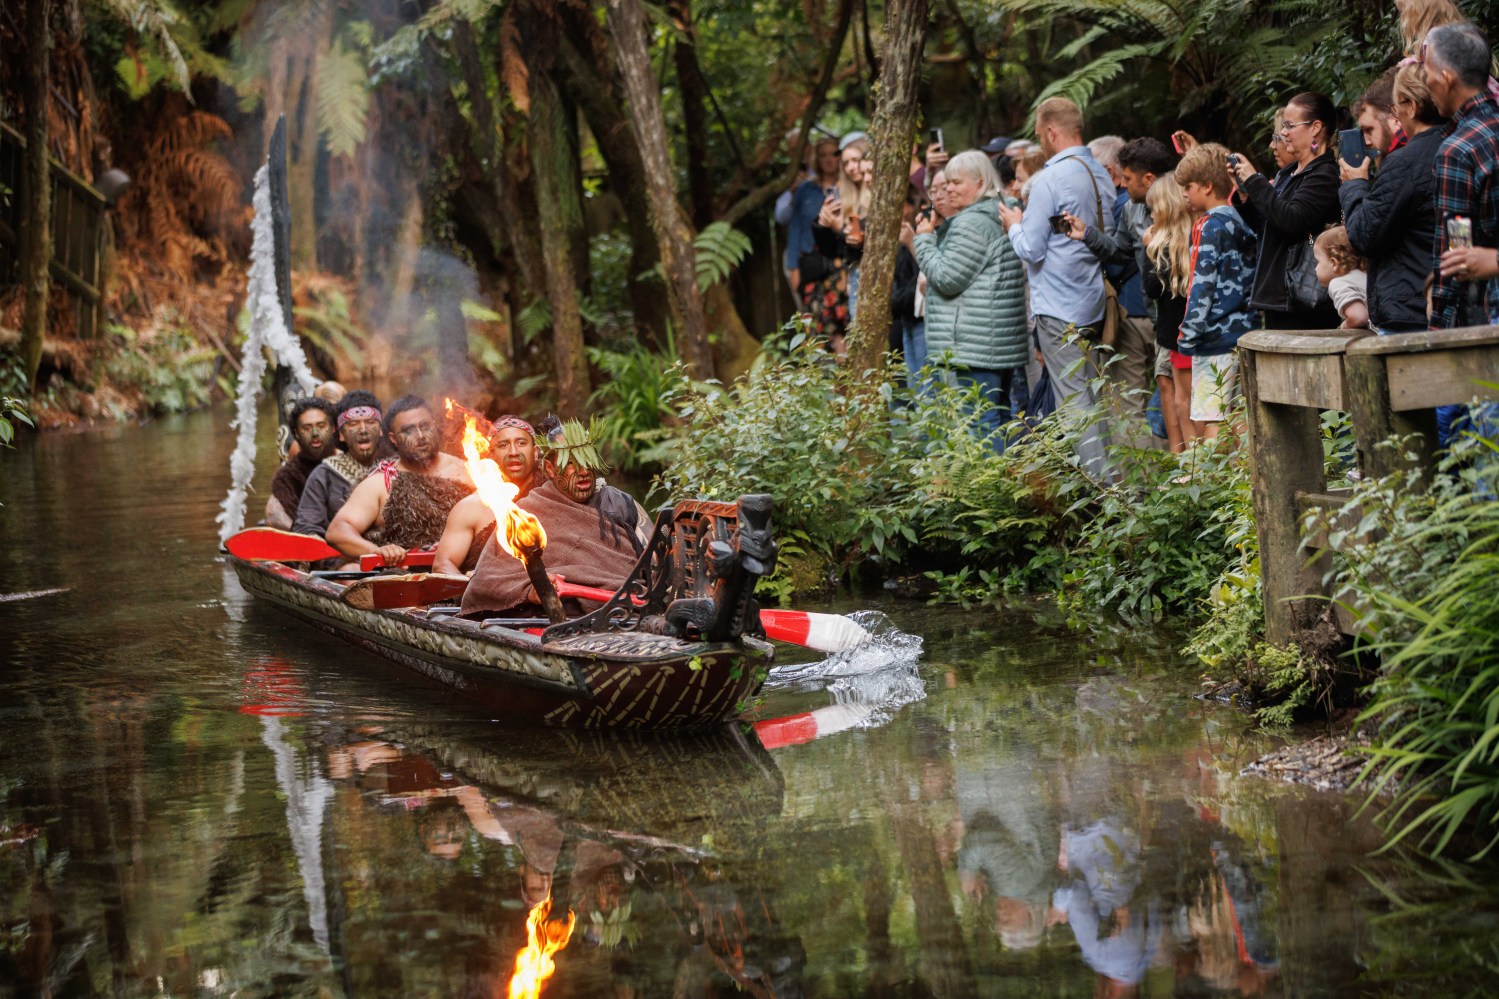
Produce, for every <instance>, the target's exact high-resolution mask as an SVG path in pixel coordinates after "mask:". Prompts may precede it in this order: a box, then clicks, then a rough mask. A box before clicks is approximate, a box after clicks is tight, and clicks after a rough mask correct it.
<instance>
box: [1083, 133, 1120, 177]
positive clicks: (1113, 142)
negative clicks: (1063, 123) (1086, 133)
mask: <svg viewBox="0 0 1499 999" xmlns="http://www.w3.org/2000/svg"><path fill="white" fill-rule="evenodd" d="M1123 148H1124V139H1123V138H1122V137H1121V136H1118V135H1100V136H1099V137H1098V138H1096V139H1094V140H1093V141H1092V142H1090V143H1088V152H1090V153H1092V154H1093V158H1094V159H1095V160H1097V161H1098V165H1099V166H1101V167H1103V168H1104V169H1105V170H1107V169H1108V168H1109V167H1113V166H1118V165H1119V150H1121V149H1123Z"/></svg>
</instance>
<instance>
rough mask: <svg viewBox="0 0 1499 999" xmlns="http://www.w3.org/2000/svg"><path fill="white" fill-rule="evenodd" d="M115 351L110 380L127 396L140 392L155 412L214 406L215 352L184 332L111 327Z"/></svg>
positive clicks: (107, 371) (108, 363) (107, 372)
mask: <svg viewBox="0 0 1499 999" xmlns="http://www.w3.org/2000/svg"><path fill="white" fill-rule="evenodd" d="M109 338H110V341H111V344H110V346H111V348H112V349H111V350H110V351H109V353H108V356H107V357H106V358H105V360H104V362H103V369H104V376H105V378H107V379H108V381H110V382H111V383H113V384H114V386H115V387H116V388H118V389H121V390H123V391H127V392H128V391H131V390H134V391H137V392H139V393H140V395H141V398H142V399H143V400H144V402H145V404H146V406H147V408H148V409H150V411H151V412H153V413H185V412H187V411H189V410H193V409H198V408H200V407H202V406H205V405H207V404H208V398H209V394H210V393H211V392H212V390H213V362H214V358H215V356H216V354H215V352H214V350H213V348H211V347H203V346H201V345H199V344H198V342H197V341H196V340H194V339H193V337H192V335H191V334H189V333H188V332H187V331H186V330H184V329H180V328H169V329H160V330H156V331H154V332H150V333H137V332H136V331H135V330H133V329H130V328H129V327H128V326H111V327H109Z"/></svg>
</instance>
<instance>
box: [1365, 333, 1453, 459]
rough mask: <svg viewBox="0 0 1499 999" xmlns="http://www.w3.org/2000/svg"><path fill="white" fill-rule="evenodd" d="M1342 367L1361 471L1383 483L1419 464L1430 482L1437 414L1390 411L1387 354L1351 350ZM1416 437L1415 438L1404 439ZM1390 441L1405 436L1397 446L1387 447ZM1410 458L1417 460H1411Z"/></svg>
mask: <svg viewBox="0 0 1499 999" xmlns="http://www.w3.org/2000/svg"><path fill="white" fill-rule="evenodd" d="M1343 363H1344V373H1345V375H1346V377H1347V379H1348V413H1349V416H1350V417H1351V418H1352V422H1353V437H1354V440H1355V441H1357V443H1358V467H1359V470H1360V471H1361V472H1363V474H1364V475H1365V476H1367V477H1369V478H1375V479H1380V478H1384V477H1385V476H1386V475H1390V474H1392V473H1394V472H1398V471H1403V470H1404V469H1406V468H1408V467H1410V466H1411V465H1412V463H1414V465H1415V466H1416V467H1417V468H1420V469H1421V470H1422V471H1423V473H1424V474H1423V479H1429V478H1430V474H1431V467H1432V455H1433V454H1434V453H1435V452H1436V448H1437V425H1436V414H1435V412H1434V411H1433V410H1430V409H1420V410H1412V411H1410V412H1405V413H1398V412H1396V411H1395V410H1393V409H1391V408H1390V377H1389V371H1388V369H1387V367H1386V365H1385V355H1383V354H1369V353H1357V352H1350V353H1349V354H1348V355H1347V357H1346V358H1345V359H1344V362H1343ZM1412 435H1414V437H1415V440H1404V438H1407V437H1410V436H1412ZM1391 437H1399V438H1402V441H1401V443H1400V445H1399V446H1398V447H1395V446H1390V445H1385V444H1384V442H1385V441H1387V440H1389V439H1390V438H1391ZM1408 454H1409V455H1412V456H1413V461H1412V459H1408V458H1407V457H1406V456H1407V455H1408Z"/></svg>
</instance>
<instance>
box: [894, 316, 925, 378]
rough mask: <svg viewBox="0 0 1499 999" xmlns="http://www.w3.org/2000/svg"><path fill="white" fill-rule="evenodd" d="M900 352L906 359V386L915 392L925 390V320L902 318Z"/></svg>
mask: <svg viewBox="0 0 1499 999" xmlns="http://www.w3.org/2000/svg"><path fill="white" fill-rule="evenodd" d="M900 352H901V355H902V356H904V357H905V359H906V386H907V387H908V388H910V389H911V391H913V392H925V391H926V390H927V385H928V383H927V380H926V379H925V378H922V377H921V369H922V368H924V367H926V321H925V320H923V319H917V318H911V319H904V318H903V319H901V321H900Z"/></svg>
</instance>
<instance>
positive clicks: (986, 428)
mask: <svg viewBox="0 0 1499 999" xmlns="http://www.w3.org/2000/svg"><path fill="white" fill-rule="evenodd" d="M1014 374H1015V372H1014V371H1012V370H996V369H993V368H954V369H953V378H954V380H955V381H956V382H957V386H958V388H960V389H966V388H967V387H968V386H970V385H977V386H978V387H979V398H980V399H982V400H983V401H984V402H987V403H988V404H989V405H987V406H985V407H983V408H982V410H981V412H979V413H978V414H977V416H978V428H979V432H980V433H981V434H982V435H983V437H984V438H985V439H987V440H988V441H989V443H990V444H991V445H992V446H993V447H994V453H995V454H1004V453H1005V437H1004V434H1002V433H1000V429H999V428H1000V427H1002V426H1004V425H1005V424H1006V423H1008V422H1010V384H1011V381H1012V380H1013V377H1014Z"/></svg>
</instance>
